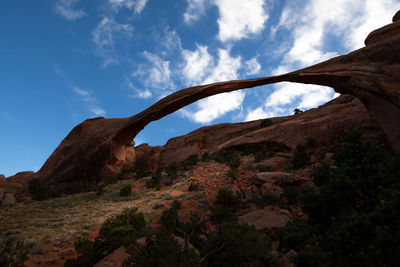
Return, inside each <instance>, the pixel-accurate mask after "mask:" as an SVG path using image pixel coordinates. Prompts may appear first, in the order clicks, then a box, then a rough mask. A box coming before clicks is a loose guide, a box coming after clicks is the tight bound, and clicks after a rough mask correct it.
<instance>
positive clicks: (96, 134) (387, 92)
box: [37, 14, 400, 192]
mask: <svg viewBox="0 0 400 267" xmlns="http://www.w3.org/2000/svg"><path fill="white" fill-rule="evenodd" d="M398 17H399V15H398V14H396V15H395V17H394V18H393V21H395V22H393V23H392V24H390V25H387V26H385V27H383V28H380V29H378V30H375V31H374V32H372V33H371V34H370V35H369V36H368V38H367V39H366V42H365V43H366V47H364V48H362V49H359V50H356V51H354V52H351V53H349V54H347V55H343V56H339V57H336V58H333V59H330V60H328V61H325V62H323V63H320V64H317V65H314V66H311V67H308V68H305V69H301V70H298V71H294V72H291V73H287V74H284V75H280V76H274V77H264V78H258V79H250V80H237V81H228V82H221V83H215V84H209V85H202V86H196V87H191V88H187V89H184V90H180V91H177V92H175V93H173V94H171V95H169V96H167V97H165V98H163V99H161V100H160V101H158V102H157V103H155V104H154V105H152V106H151V107H149V108H148V109H146V110H144V111H142V112H140V113H138V114H136V115H134V116H132V117H130V118H123V119H105V118H95V119H89V120H86V121H84V122H83V123H81V124H79V125H78V126H76V127H75V128H74V129H73V130H72V131H71V132H70V133H69V134H68V136H67V137H66V138H65V139H64V140H63V141H62V142H61V144H60V145H59V146H58V147H57V149H56V150H55V151H54V152H53V154H52V155H51V156H50V157H49V159H48V160H47V161H46V162H45V164H44V165H43V167H42V168H41V169H40V170H39V171H38V173H37V176H38V177H39V178H41V179H44V180H46V183H48V184H49V185H51V186H52V187H53V189H54V190H56V188H55V187H58V190H62V191H64V192H65V191H70V192H72V191H81V190H88V189H91V187H93V186H94V185H95V184H96V183H97V182H98V181H99V180H100V179H101V178H102V177H105V176H115V175H117V174H118V173H119V172H120V170H121V168H122V166H123V165H124V164H125V162H126V160H127V158H129V155H130V151H129V149H127V148H128V146H129V145H130V144H131V142H132V140H133V138H134V137H135V136H136V135H137V134H138V133H139V132H140V131H141V130H142V129H143V128H144V127H145V126H146V125H147V124H149V123H150V122H152V121H155V120H158V119H160V118H162V117H164V116H166V115H168V114H170V113H172V112H174V111H177V110H179V109H180V108H182V107H184V106H186V105H189V104H191V103H193V102H195V101H197V100H199V99H203V98H205V97H208V96H211V95H215V94H219V93H224V92H231V91H235V90H239V89H243V88H252V87H256V86H260V85H265V84H272V83H278V82H283V81H287V82H298V83H306V84H317V85H325V86H329V87H332V88H334V89H335V91H336V92H338V93H341V94H351V95H353V96H356V97H357V98H359V99H360V100H361V101H362V102H363V104H364V105H365V106H366V108H367V110H368V113H369V114H370V115H371V116H372V117H373V118H374V119H375V120H376V121H377V122H378V124H379V126H380V127H381V128H382V130H383V131H384V132H385V134H386V137H387V139H388V141H389V143H390V144H391V145H392V147H393V148H394V149H395V150H397V151H400V123H398V120H399V118H400V85H399V81H400V49H399V48H400V34H399V33H400V22H399V21H398ZM82 181H84V183H82Z"/></svg>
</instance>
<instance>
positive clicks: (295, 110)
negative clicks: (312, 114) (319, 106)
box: [293, 108, 303, 115]
mask: <svg viewBox="0 0 400 267" xmlns="http://www.w3.org/2000/svg"><path fill="white" fill-rule="evenodd" d="M302 112H303V111H302V110H301V109H298V108H295V109H294V110H293V114H294V115H297V114H300V113H302Z"/></svg>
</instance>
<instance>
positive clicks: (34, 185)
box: [28, 178, 51, 200]
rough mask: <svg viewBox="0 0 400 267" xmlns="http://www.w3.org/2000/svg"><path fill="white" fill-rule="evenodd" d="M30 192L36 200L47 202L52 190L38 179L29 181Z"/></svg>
mask: <svg viewBox="0 0 400 267" xmlns="http://www.w3.org/2000/svg"><path fill="white" fill-rule="evenodd" d="M28 192H29V194H31V195H32V199H34V200H45V199H48V198H49V197H50V195H51V193H50V192H51V189H50V187H49V186H48V185H47V183H46V182H44V181H43V180H41V179H38V178H35V179H32V180H30V181H29V185H28Z"/></svg>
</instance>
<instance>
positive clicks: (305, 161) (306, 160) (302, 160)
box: [291, 144, 310, 170]
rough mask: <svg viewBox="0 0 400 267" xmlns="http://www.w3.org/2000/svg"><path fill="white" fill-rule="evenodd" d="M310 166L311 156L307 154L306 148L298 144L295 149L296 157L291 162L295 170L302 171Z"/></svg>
mask: <svg viewBox="0 0 400 267" xmlns="http://www.w3.org/2000/svg"><path fill="white" fill-rule="evenodd" d="M309 164H310V155H308V153H307V152H306V148H305V146H303V145H301V144H298V145H297V146H296V149H295V153H294V156H293V158H292V161H291V167H292V168H293V169H295V170H296V169H300V168H302V167H305V166H307V165H309Z"/></svg>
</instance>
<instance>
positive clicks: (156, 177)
mask: <svg viewBox="0 0 400 267" xmlns="http://www.w3.org/2000/svg"><path fill="white" fill-rule="evenodd" d="M160 180H161V173H159V172H157V173H155V174H153V175H152V176H151V178H150V179H149V180H146V187H147V188H155V189H156V190H160V188H161V186H160Z"/></svg>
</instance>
